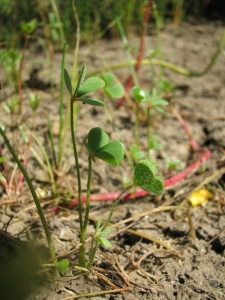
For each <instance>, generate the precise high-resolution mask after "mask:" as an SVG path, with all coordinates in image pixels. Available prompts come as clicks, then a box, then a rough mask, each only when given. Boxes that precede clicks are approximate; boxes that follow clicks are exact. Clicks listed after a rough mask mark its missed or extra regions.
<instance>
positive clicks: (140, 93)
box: [132, 86, 147, 101]
mask: <svg viewBox="0 0 225 300" xmlns="http://www.w3.org/2000/svg"><path fill="white" fill-rule="evenodd" d="M132 93H133V96H134V98H135V100H137V101H142V100H144V99H146V97H147V95H146V92H145V91H144V90H142V89H141V88H140V86H134V87H133V88H132Z"/></svg>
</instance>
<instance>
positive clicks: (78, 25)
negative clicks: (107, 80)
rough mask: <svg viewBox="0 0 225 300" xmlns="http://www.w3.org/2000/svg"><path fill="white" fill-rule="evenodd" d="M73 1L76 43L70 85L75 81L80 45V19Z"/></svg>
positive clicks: (73, 0)
mask: <svg viewBox="0 0 225 300" xmlns="http://www.w3.org/2000/svg"><path fill="white" fill-rule="evenodd" d="M75 3H76V1H75V0H72V7H73V13H74V18H75V21H76V27H77V31H76V45H75V49H74V58H73V71H72V85H74V83H75V82H76V81H77V58H78V51H79V47H80V20H79V16H78V13H77V9H76V5H75Z"/></svg>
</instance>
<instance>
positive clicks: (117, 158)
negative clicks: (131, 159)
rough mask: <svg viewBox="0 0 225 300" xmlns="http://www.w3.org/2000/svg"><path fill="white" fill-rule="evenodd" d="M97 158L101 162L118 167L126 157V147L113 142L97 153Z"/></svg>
mask: <svg viewBox="0 0 225 300" xmlns="http://www.w3.org/2000/svg"><path fill="white" fill-rule="evenodd" d="M95 156H96V157H98V158H100V159H101V160H103V161H105V162H107V163H109V164H111V165H114V166H117V165H119V164H120V163H121V161H122V159H123V157H124V147H123V144H122V143H121V142H119V141H112V142H110V143H108V144H106V145H105V146H103V147H102V148H100V149H98V150H97V151H96V152H95Z"/></svg>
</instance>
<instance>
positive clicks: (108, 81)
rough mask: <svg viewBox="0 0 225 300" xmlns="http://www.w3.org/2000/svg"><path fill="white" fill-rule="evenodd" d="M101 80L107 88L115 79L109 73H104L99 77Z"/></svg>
mask: <svg viewBox="0 0 225 300" xmlns="http://www.w3.org/2000/svg"><path fill="white" fill-rule="evenodd" d="M101 78H102V79H103V80H104V81H105V86H106V87H108V86H110V85H112V84H113V82H114V81H115V77H114V75H113V74H111V73H104V74H102V75H101Z"/></svg>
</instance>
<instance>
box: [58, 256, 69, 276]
mask: <svg viewBox="0 0 225 300" xmlns="http://www.w3.org/2000/svg"><path fill="white" fill-rule="evenodd" d="M68 266H69V261H68V259H66V258H64V259H62V260H60V261H59V262H58V263H57V269H58V270H59V271H60V272H62V273H65V272H67V269H68Z"/></svg>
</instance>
